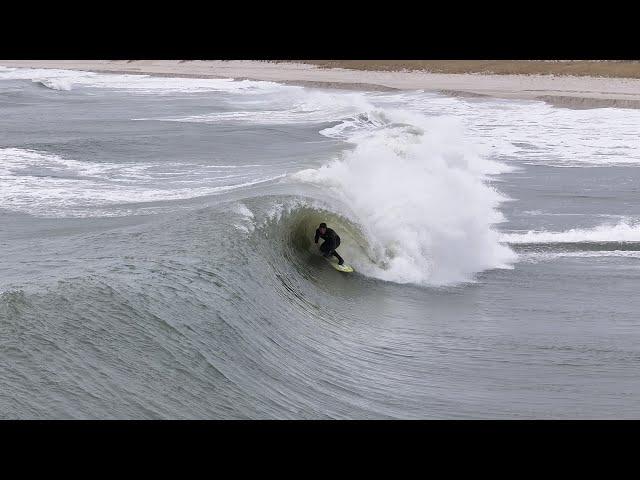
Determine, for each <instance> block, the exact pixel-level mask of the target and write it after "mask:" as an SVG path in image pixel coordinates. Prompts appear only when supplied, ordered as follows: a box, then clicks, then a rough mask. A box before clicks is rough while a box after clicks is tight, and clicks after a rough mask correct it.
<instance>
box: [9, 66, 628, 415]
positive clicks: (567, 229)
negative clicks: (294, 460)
mask: <svg viewBox="0 0 640 480" xmlns="http://www.w3.org/2000/svg"><path fill="white" fill-rule="evenodd" d="M639 133H640V111H638V110H626V109H593V110H569V109H561V108H555V107H552V106H550V105H547V104H545V103H542V102H533V101H507V100H496V99H461V98H451V97H446V96H442V95H437V94H433V93H427V92H421V91H405V92H391V93H389V92H384V93H380V92H375V93H367V92H354V91H341V90H323V89H312V88H304V87H297V86H290V85H279V84H276V83H271V82H257V81H247V80H245V81H234V80H233V79H220V80H211V79H209V80H200V79H191V78H189V79H185V78H164V77H162V78H161V77H148V76H138V75H105V74H95V73H89V72H72V71H64V70H34V69H11V68H0V225H1V227H0V247H1V252H2V254H1V256H0V418H5V419H6V418H30V419H32V418H74V419H75V418H91V419H111V418H126V419H129V418H136V419H137V418H142V419H155V418H176V419H184V418H216V419H246V418H249V419H263V418H265V419H270V418H277V419H289V418H292V419H307V418H313V419H315V418H319V419H325V418H337V419H361V418H381V419H386V418H406V419H417V418H424V419H435V418H453V419H466V418H469V419H475V418H511V419H518V418H637V417H639V416H640V375H639V372H640V297H639V296H638V295H637V291H638V285H639V284H640V168H639V167H640V136H639ZM322 221H324V222H327V223H328V224H329V226H330V227H332V228H334V229H335V230H336V231H337V232H338V234H339V235H340V236H341V239H342V244H341V246H340V248H339V252H340V253H341V254H342V256H343V257H345V259H346V261H347V262H348V263H350V264H351V265H353V266H354V268H355V270H356V272H355V273H353V274H343V273H340V272H337V271H335V270H334V269H333V268H331V266H329V265H328V264H327V263H326V262H325V261H324V259H322V258H321V257H320V256H319V254H318V250H317V246H316V245H315V244H314V243H313V234H314V231H315V228H316V227H317V224H318V223H319V222H322Z"/></svg>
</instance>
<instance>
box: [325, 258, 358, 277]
mask: <svg viewBox="0 0 640 480" xmlns="http://www.w3.org/2000/svg"><path fill="white" fill-rule="evenodd" d="M327 261H328V262H329V263H330V264H331V266H332V267H333V268H335V269H336V270H338V271H339V272H347V273H348V272H353V267H351V265H347V264H346V263H343V264H342V265H338V259H337V258H336V257H331V258H327Z"/></svg>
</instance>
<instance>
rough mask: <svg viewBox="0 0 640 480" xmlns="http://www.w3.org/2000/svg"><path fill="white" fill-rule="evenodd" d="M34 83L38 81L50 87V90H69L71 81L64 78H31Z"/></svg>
mask: <svg viewBox="0 0 640 480" xmlns="http://www.w3.org/2000/svg"><path fill="white" fill-rule="evenodd" d="M33 82H34V83H39V84H40V85H42V86H44V87H47V88H50V89H51V90H64V91H69V90H71V85H72V83H71V81H70V80H69V79H66V78H44V79H33Z"/></svg>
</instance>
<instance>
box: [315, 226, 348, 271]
mask: <svg viewBox="0 0 640 480" xmlns="http://www.w3.org/2000/svg"><path fill="white" fill-rule="evenodd" d="M319 238H322V239H323V240H324V242H323V243H322V245H320V251H321V252H322V253H323V254H324V256H325V257H329V256H331V255H333V256H334V257H336V258H337V259H338V263H340V265H342V264H343V263H344V260H343V259H342V257H341V256H340V255H338V252H336V248H338V247H339V246H340V237H339V236H338V234H337V233H336V232H335V231H334V230H333V229H331V228H327V229H326V230H325V232H324V235H323V234H321V233H320V229H316V238H315V242H316V243H318V239H319Z"/></svg>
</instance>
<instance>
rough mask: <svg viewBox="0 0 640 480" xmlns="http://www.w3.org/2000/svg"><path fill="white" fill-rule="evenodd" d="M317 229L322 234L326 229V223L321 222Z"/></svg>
mask: <svg viewBox="0 0 640 480" xmlns="http://www.w3.org/2000/svg"><path fill="white" fill-rule="evenodd" d="M318 230H320V233H321V234H323V235H324V234H325V232H326V231H327V224H326V223H324V222H322V223H321V224H320V226H319V227H318Z"/></svg>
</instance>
